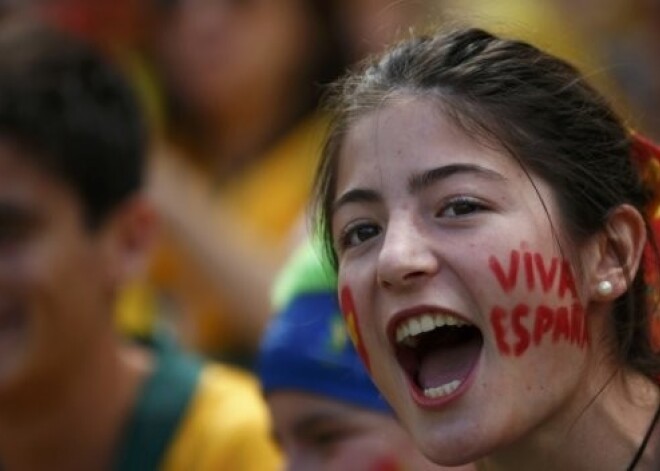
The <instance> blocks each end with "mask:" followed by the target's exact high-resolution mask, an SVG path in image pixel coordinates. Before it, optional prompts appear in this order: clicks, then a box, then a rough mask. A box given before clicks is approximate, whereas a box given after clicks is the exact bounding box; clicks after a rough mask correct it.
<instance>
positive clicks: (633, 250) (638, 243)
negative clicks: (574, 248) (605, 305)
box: [589, 204, 646, 301]
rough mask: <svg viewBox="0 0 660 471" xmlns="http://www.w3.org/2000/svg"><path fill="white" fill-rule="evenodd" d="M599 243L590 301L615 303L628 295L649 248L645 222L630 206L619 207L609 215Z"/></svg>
mask: <svg viewBox="0 0 660 471" xmlns="http://www.w3.org/2000/svg"><path fill="white" fill-rule="evenodd" d="M596 243H597V247H596V257H597V258H596V263H595V269H594V270H593V271H592V276H591V279H590V280H589V283H590V288H589V289H590V298H591V299H594V300H596V301H612V300H614V299H616V298H618V297H619V296H621V295H622V294H623V293H625V292H626V290H627V289H628V288H629V286H630V284H631V283H632V280H633V278H634V277H635V274H636V273H637V270H639V268H640V263H641V258H642V254H643V252H644V246H645V244H646V225H645V223H644V218H643V217H642V215H641V214H640V213H639V211H637V210H636V209H635V208H633V207H632V206H630V205H628V204H623V205H620V206H618V207H616V208H615V209H614V210H613V211H611V212H610V214H609V215H608V217H607V221H606V223H605V230H604V232H602V233H601V234H599V235H598V237H597V242H596Z"/></svg>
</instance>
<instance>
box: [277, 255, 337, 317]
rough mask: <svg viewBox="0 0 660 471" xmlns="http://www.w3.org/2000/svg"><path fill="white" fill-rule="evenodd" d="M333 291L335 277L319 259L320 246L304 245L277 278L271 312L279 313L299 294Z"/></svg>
mask: <svg viewBox="0 0 660 471" xmlns="http://www.w3.org/2000/svg"><path fill="white" fill-rule="evenodd" d="M319 262H320V263H319ZM336 289H337V277H336V274H335V272H334V269H333V268H332V265H331V264H330V262H329V261H327V260H326V258H325V257H324V256H323V250H322V249H321V248H320V244H313V243H312V242H307V243H305V244H303V245H302V246H301V247H300V248H298V250H296V252H295V253H294V254H293V255H292V257H291V259H290V261H289V262H288V263H287V264H286V266H285V268H284V271H283V272H281V273H280V274H279V275H278V277H277V280H276V281H275V286H274V288H273V292H272V305H273V309H274V311H275V312H279V311H281V310H282V309H283V308H284V306H286V305H288V304H289V303H290V302H291V300H292V299H293V298H294V297H296V296H297V295H299V294H301V293H315V292H324V291H325V292H327V291H334V290H336Z"/></svg>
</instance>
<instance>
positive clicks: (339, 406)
mask: <svg viewBox="0 0 660 471" xmlns="http://www.w3.org/2000/svg"><path fill="white" fill-rule="evenodd" d="M267 400H268V406H269V408H270V411H271V413H272V417H273V424H274V432H275V436H276V438H277V441H278V442H279V444H280V446H281V447H282V450H283V452H284V454H285V455H286V461H287V467H286V469H287V470H288V471H346V470H353V471H404V470H406V471H431V470H439V469H440V468H438V467H437V466H435V465H433V464H432V463H430V462H429V461H428V460H426V459H424V458H423V457H422V456H421V454H420V453H419V452H418V451H417V450H416V449H415V446H414V445H413V443H412V441H411V440H410V437H409V436H408V434H407V433H406V431H405V430H404V429H403V428H401V426H400V425H399V424H398V423H397V422H396V420H395V419H394V417H392V416H388V415H385V414H382V413H377V412H372V411H369V410H366V409H362V408H359V407H355V406H351V405H349V404H345V403H342V402H339V401H336V400H333V399H330V398H326V397H322V396H316V395H311V394H306V393H302V392H295V391H277V392H273V393H271V394H269V396H268V398H267ZM470 469H471V468H470ZM458 471H460V470H458Z"/></svg>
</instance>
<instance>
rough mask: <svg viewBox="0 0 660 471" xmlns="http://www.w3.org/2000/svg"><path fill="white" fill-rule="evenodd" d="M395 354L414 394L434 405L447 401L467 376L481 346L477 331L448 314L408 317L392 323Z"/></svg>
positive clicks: (471, 369) (474, 364) (474, 363)
mask: <svg viewBox="0 0 660 471" xmlns="http://www.w3.org/2000/svg"><path fill="white" fill-rule="evenodd" d="M394 340H395V342H394V344H395V353H396V357H397V359H398V361H399V363H400V364H401V366H402V368H403V369H404V370H405V372H406V373H407V375H408V378H409V381H410V383H411V384H412V385H413V392H414V393H415V396H416V397H417V398H418V399H420V400H422V401H423V402H427V401H428V400H431V401H432V402H433V403H434V404H435V403H436V401H437V400H439V399H443V401H442V402H445V400H449V399H450V398H451V397H454V396H456V395H457V394H458V391H459V389H460V388H461V386H462V385H463V384H465V383H466V380H467V379H468V377H469V376H470V373H471V372H472V371H473V369H474V367H475V366H476V364H477V362H478V361H479V357H480V355H481V349H482V346H483V336H482V334H481V331H480V330H479V329H478V328H477V327H476V326H474V325H472V324H469V323H468V322H466V321H464V320H462V319H460V318H458V317H455V316H452V315H448V314H441V313H426V314H420V315H416V316H410V317H407V318H405V319H403V320H402V321H401V322H399V323H398V324H397V325H396V329H395V331H394Z"/></svg>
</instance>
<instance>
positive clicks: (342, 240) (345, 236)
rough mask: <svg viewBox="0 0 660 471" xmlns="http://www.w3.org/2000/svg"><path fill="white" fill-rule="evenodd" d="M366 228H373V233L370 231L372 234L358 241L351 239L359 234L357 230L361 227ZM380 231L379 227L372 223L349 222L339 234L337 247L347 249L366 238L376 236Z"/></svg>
mask: <svg viewBox="0 0 660 471" xmlns="http://www.w3.org/2000/svg"><path fill="white" fill-rule="evenodd" d="M366 228H368V229H375V234H374V233H372V235H371V236H370V237H368V238H367V239H364V240H360V241H357V242H355V241H351V239H352V238H353V236H357V235H358V234H359V232H358V231H360V230H361V229H366ZM380 233H381V229H380V227H378V226H377V225H376V224H374V223H366V222H356V223H353V224H350V225H349V226H347V227H346V228H345V229H344V230H343V231H342V233H341V234H340V236H339V244H338V245H339V249H340V250H344V249H347V248H349V247H355V246H357V245H359V244H361V243H363V242H366V241H367V240H368V239H371V238H373V237H376V236H377V235H379V234H380Z"/></svg>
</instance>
